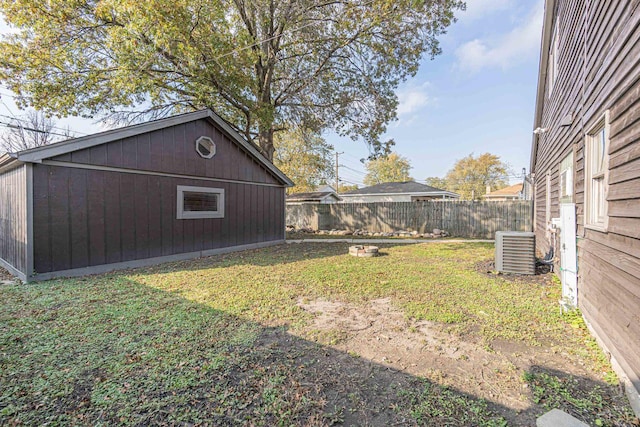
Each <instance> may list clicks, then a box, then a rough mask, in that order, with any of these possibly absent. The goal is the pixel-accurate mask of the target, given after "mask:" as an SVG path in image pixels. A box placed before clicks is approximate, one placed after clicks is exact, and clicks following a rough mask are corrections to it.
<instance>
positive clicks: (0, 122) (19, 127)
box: [0, 121, 69, 138]
mask: <svg viewBox="0 0 640 427" xmlns="http://www.w3.org/2000/svg"><path fill="white" fill-rule="evenodd" d="M0 125H3V126H4V127H8V128H11V129H22V130H27V131H29V132H37V133H44V134H49V135H56V136H62V137H65V138H67V137H69V135H64V134H61V133H56V132H51V131H49V132H47V131H46V130H41V129H34V128H30V127H27V126H21V125H20V126H19V125H14V124H13V123H6V122H2V121H0Z"/></svg>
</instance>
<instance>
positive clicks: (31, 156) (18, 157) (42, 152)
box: [0, 109, 294, 187]
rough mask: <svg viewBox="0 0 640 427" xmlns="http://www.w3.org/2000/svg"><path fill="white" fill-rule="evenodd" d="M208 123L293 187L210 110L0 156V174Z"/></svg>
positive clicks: (251, 144)
mask: <svg viewBox="0 0 640 427" xmlns="http://www.w3.org/2000/svg"><path fill="white" fill-rule="evenodd" d="M200 119H207V120H209V121H210V122H212V124H214V126H216V127H218V128H219V129H221V130H222V131H224V133H226V134H227V136H228V137H229V138H230V139H231V140H232V141H234V142H235V143H237V144H238V145H239V146H241V147H242V148H244V149H245V150H247V151H248V152H249V153H250V154H251V155H253V157H254V158H255V159H256V160H257V161H258V162H259V163H260V164H262V165H263V166H264V167H265V168H266V169H267V170H269V171H270V172H271V173H272V174H273V175H274V176H275V177H276V178H277V179H278V180H279V181H280V182H281V183H282V184H284V185H286V186H288V187H292V186H293V185H294V183H293V181H291V180H290V179H289V178H288V177H287V176H286V175H285V174H284V173H283V172H282V171H281V170H280V169H278V168H277V167H276V166H275V165H274V164H273V163H271V162H270V161H269V160H267V159H266V158H265V157H264V156H263V155H262V154H261V153H260V151H258V148H257V147H256V146H255V145H254V144H253V143H250V142H248V141H247V140H246V139H244V138H243V137H242V136H241V135H240V134H239V133H238V132H237V131H236V130H234V129H233V128H232V127H231V125H229V123H227V122H226V121H225V120H224V119H222V117H220V116H218V115H217V114H216V113H214V112H213V111H211V110H209V109H205V110H199V111H195V112H193V113H186V114H180V115H177V116H171V117H167V118H165V119H160V120H153V121H150V122H146V123H141V124H137V125H133V126H127V127H123V128H119V129H113V130H108V131H105V132H100V133H96V134H93V135H87V136H83V137H80V138H73V139H69V140H66V141H62V142H56V143H54V144H50V145H45V146H43V147H37V148H32V149H30V150H24V151H19V152H17V153H8V154H5V155H2V156H0V172H1V171H2V170H3V169H10V168H12V167H15V166H17V165H19V164H20V163H37V162H40V161H42V160H44V159H48V158H51V157H55V156H60V155H63V154H67V153H71V152H73V151H78V150H83V149H85V148H90V147H95V146H96V145H102V144H106V143H108V142H112V141H117V140H119V139H123V138H128V137H132V136H136V135H140V134H144V133H148V132H152V131H155V130H159V129H164V128H167V127H171V126H176V125H180V124H183V123H188V122H191V121H194V120H200Z"/></svg>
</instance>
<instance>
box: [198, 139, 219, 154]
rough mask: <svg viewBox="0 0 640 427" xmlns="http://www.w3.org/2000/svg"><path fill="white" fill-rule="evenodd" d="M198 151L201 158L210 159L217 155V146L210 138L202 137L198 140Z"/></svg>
mask: <svg viewBox="0 0 640 427" xmlns="http://www.w3.org/2000/svg"><path fill="white" fill-rule="evenodd" d="M196 151H197V152H198V154H200V157H203V158H205V159H210V158H212V157H213V156H215V155H216V144H215V143H214V142H213V140H212V139H211V138H209V137H208V136H201V137H200V138H198V139H196Z"/></svg>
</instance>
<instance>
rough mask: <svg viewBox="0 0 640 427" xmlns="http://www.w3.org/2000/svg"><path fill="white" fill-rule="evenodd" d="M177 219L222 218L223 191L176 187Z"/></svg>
mask: <svg viewBox="0 0 640 427" xmlns="http://www.w3.org/2000/svg"><path fill="white" fill-rule="evenodd" d="M177 207H178V211H177V219H199V218H224V189H223V188H209V187H191V186H186V185H179V186H178V200H177Z"/></svg>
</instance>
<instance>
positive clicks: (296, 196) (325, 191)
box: [287, 185, 342, 205]
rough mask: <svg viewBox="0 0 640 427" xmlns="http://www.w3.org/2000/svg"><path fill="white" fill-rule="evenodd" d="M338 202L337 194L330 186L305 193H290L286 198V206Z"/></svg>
mask: <svg viewBox="0 0 640 427" xmlns="http://www.w3.org/2000/svg"><path fill="white" fill-rule="evenodd" d="M340 200H342V199H341V198H340V196H338V193H336V191H335V190H334V189H333V187H331V186H330V185H326V186H323V187H321V188H318V189H317V191H311V192H307V193H292V194H289V195H288V196H287V205H300V204H305V203H323V204H324V203H337V202H339V201H340Z"/></svg>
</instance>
